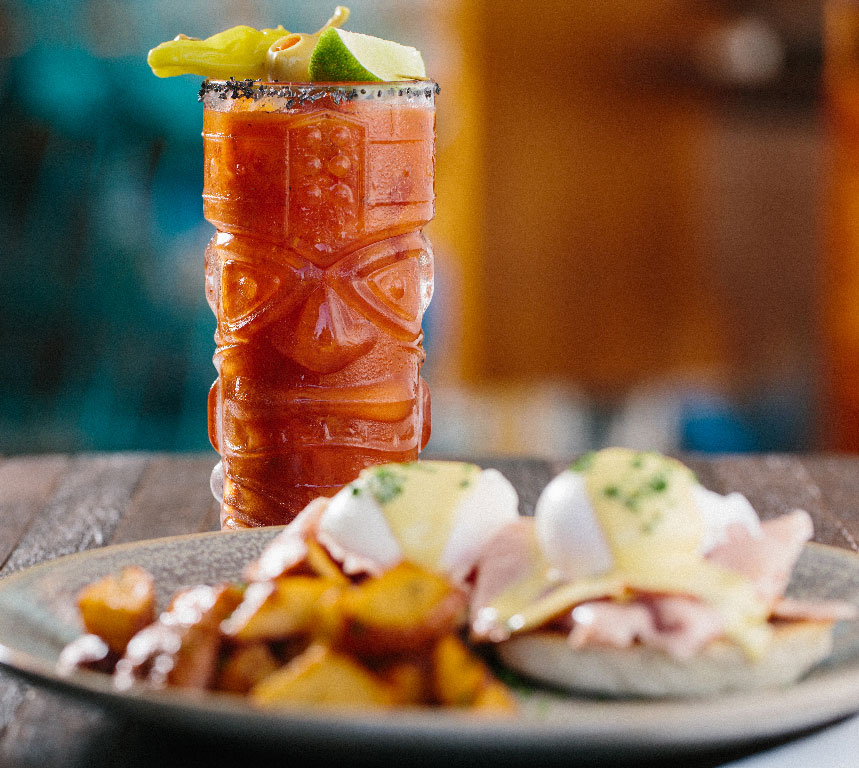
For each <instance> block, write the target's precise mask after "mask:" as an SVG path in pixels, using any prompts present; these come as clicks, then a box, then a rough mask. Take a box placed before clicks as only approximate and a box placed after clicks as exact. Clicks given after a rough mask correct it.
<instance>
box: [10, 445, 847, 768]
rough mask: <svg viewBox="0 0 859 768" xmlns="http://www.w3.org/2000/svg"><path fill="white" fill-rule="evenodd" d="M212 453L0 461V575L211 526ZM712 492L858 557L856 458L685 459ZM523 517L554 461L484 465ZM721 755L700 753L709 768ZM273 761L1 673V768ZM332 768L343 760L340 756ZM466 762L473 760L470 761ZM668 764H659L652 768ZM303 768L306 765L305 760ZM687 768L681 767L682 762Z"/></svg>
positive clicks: (214, 507) (214, 509)
mask: <svg viewBox="0 0 859 768" xmlns="http://www.w3.org/2000/svg"><path fill="white" fill-rule="evenodd" d="M215 458H216V457H215V455H214V454H206V455H202V456H201V455H181V454H180V455H164V454H139V453H135V454H90V455H75V456H68V455H63V456H37V457H12V458H6V459H0V523H2V524H0V577H2V576H5V575H7V574H9V573H12V572H14V571H16V570H19V569H21V568H26V567H28V566H30V565H34V564H36V563H38V562H41V561H43V560H48V559H51V558H55V557H58V556H60V555H66V554H70V553H73V552H79V551H82V550H85V549H90V548H93V547H101V546H106V545H108V544H116V543H120V542H128V541H136V540H140V539H145V538H153V537H160V536H170V535H174V534H182V533H190V532H195V531H207V530H214V529H216V528H217V526H218V508H217V505H216V504H215V502H214V501H213V500H212V497H211V494H210V492H209V485H208V477H209V472H210V470H211V468H212V465H213V463H214V461H215ZM687 462H688V463H689V464H690V465H691V466H692V467H693V469H694V470H695V471H696V472H697V474H698V477H699V479H700V481H701V482H702V483H703V484H704V485H705V486H707V487H709V488H712V489H713V490H716V491H720V492H722V493H726V492H728V491H731V490H738V491H741V492H742V493H744V494H746V495H747V496H748V498H749V500H750V501H751V502H752V504H753V505H754V506H755V508H756V509H757V510H758V512H759V514H760V515H761V517H764V518H766V517H770V516H773V515H775V514H779V513H782V512H784V511H786V510H788V509H791V508H794V507H802V508H804V509H806V510H808V512H810V513H811V515H812V516H813V518H814V521H815V528H816V533H815V539H816V540H817V541H821V542H824V543H826V544H831V545H834V546H838V547H845V548H848V549H852V550H854V551H859V457H856V458H853V457H844V456H802V457H790V456H757V457H726V458H713V459H703V458H687ZM479 463H481V464H483V465H484V466H495V467H497V468H498V469H500V470H501V471H502V472H504V473H505V474H506V475H507V477H509V478H510V480H511V481H512V482H513V483H514V485H516V487H517V488H518V490H519V492H520V497H521V501H522V509H523V511H525V512H530V511H532V510H533V506H534V502H535V501H536V498H537V495H538V493H539V491H540V489H541V488H542V487H543V486H544V485H545V484H546V483H547V482H548V481H549V479H550V478H551V477H552V476H553V475H554V474H555V473H556V472H557V471H558V470H559V469H560V468H561V467H562V466H563V465H564V463H565V462H555V463H552V462H546V461H539V460H525V459H502V460H486V461H480V462H479ZM728 757H731V756H727V755H716V756H705V757H702V758H701V761H699V762H697V763H696V765H699V766H715V765H719V764H720V763H722V762H724V761H725V760H727V759H728ZM275 759H276V760H277V762H278V763H279V764H283V761H284V755H282V754H281V755H276V756H275V755H270V754H266V753H265V752H264V751H259V752H258V753H253V752H252V753H251V754H250V755H249V754H248V751H247V747H246V746H243V747H239V746H237V745H235V744H231V742H230V739H229V734H225V736H224V739H223V741H222V742H219V743H217V744H212V743H201V742H200V741H199V740H195V739H190V738H186V737H181V736H177V735H174V734H172V733H169V732H161V731H155V730H153V728H152V727H151V726H144V725H141V724H139V723H135V722H130V721H128V720H126V719H123V718H121V717H118V716H114V715H112V714H111V713H109V712H106V711H104V710H102V709H99V708H97V707H94V706H91V705H88V704H82V703H79V702H76V701H72V700H69V699H65V698H62V697H59V696H57V695H55V694H51V693H47V692H44V691H42V690H39V689H36V688H31V687H29V686H27V685H24V684H22V683H19V682H18V681H17V680H15V679H14V678H12V677H11V676H9V675H8V674H6V673H4V672H0V767H2V768H7V767H8V768H21V767H23V766H33V767H34V768H35V767H38V768H54V767H56V768H59V767H60V766H62V767H63V768H78V767H79V768H99V767H100V766H150V765H151V766H162V765H163V766H167V765H176V766H180V765H181V766H186V765H191V764H203V763H205V764H207V765H210V766H211V765H227V764H230V765H233V764H240V763H245V764H250V763H249V761H250V760H255V761H257V762H259V763H260V764H267V763H273V762H274V760H275ZM341 764H342V765H351V764H354V760H352V761H350V759H349V757H348V756H346V757H345V758H344V761H343V762H342V763H341ZM472 764H473V763H472ZM670 764H671V761H670V758H668V759H667V760H666V759H663V760H660V762H659V765H660V766H662V768H665V766H668V765H670ZM304 765H306V762H305V763H304ZM684 765H685V766H690V763H689V761H688V760H687V761H684Z"/></svg>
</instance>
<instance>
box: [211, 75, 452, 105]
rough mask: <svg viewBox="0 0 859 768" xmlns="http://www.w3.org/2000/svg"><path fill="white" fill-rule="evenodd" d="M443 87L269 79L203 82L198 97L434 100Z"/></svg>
mask: <svg viewBox="0 0 859 768" xmlns="http://www.w3.org/2000/svg"><path fill="white" fill-rule="evenodd" d="M440 92H441V88H440V87H439V85H438V83H436V82H435V81H434V80H429V79H422V80H418V79H412V80H375V81H355V82H299V81H276V80H275V81H268V80H250V79H248V80H236V79H234V78H229V79H228V80H218V79H215V78H207V79H206V80H203V83H202V85H201V86H200V92H199V95H198V98H199V101H203V100H204V99H205V98H207V97H208V98H217V99H220V100H226V99H229V98H232V99H239V98H252V99H259V98H262V97H266V96H267V97H276V98H285V99H296V100H298V101H301V100H303V99H307V98H308V97H310V96H313V95H314V94H317V93H322V94H335V95H340V96H341V97H342V98H343V100H354V99H374V98H378V99H381V98H385V97H392V96H404V95H405V96H411V97H421V96H423V97H425V98H427V99H429V98H432V97H434V96H435V95H437V94H438V93H440Z"/></svg>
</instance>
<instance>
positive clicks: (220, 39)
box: [147, 26, 289, 80]
mask: <svg viewBox="0 0 859 768" xmlns="http://www.w3.org/2000/svg"><path fill="white" fill-rule="evenodd" d="M288 34H289V32H288V31H287V30H286V29H284V28H283V27H282V26H278V27H277V28H276V29H259V30H257V29H254V28H253V27H247V26H238V27H231V28H230V29H227V30H224V31H223V32H219V33H218V34H217V35H212V36H211V37H207V38H206V39H205V40H200V39H197V38H191V37H186V36H185V35H179V36H177V37H176V38H175V39H173V40H169V41H168V42H166V43H161V45H159V46H156V47H155V48H153V49H152V50H151V51H149V56H148V57H147V62H148V63H149V66H150V67H151V68H152V71H153V72H154V73H155V74H156V75H158V77H173V76H175V75H186V74H188V75H200V76H202V77H211V78H215V79H223V80H226V79H227V78H230V77H234V78H236V79H237V80H243V79H246V78H250V79H252V80H261V79H264V78H265V77H266V54H267V53H268V49H269V47H270V46H271V45H272V44H273V43H275V42H277V41H278V40H280V39H281V38H282V37H284V36H285V35H288Z"/></svg>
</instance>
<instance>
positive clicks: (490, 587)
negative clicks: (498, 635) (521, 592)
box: [471, 517, 544, 637]
mask: <svg viewBox="0 0 859 768" xmlns="http://www.w3.org/2000/svg"><path fill="white" fill-rule="evenodd" d="M543 563H544V561H543V558H542V556H541V555H540V550H539V546H538V545H537V539H536V535H535V532H534V519H533V518H530V517H522V518H519V519H518V520H516V521H514V522H512V523H508V524H507V525H505V526H504V527H503V528H502V529H501V530H500V531H498V533H496V534H495V535H494V536H493V537H492V538H491V539H490V540H489V542H488V543H487V544H486V546H485V547H484V548H483V551H482V552H481V554H480V559H479V560H478V562H477V576H476V579H475V582H474V589H473V591H472V595H471V622H472V628H473V629H474V631H475V633H477V635H478V636H480V637H483V636H488V635H489V634H491V631H490V630H491V628H490V627H489V626H484V624H486V623H487V619H486V616H485V614H484V613H483V609H485V608H486V607H487V606H489V605H491V604H492V602H493V601H494V600H495V598H497V597H498V596H500V595H501V594H502V593H503V592H505V591H506V590H507V589H508V588H510V587H511V586H513V585H515V584H522V583H524V582H527V581H528V580H530V579H532V578H533V576H534V574H535V572H537V571H539V570H540V569H541V566H542V565H543ZM490 623H491V622H490Z"/></svg>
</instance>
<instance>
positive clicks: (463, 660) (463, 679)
mask: <svg viewBox="0 0 859 768" xmlns="http://www.w3.org/2000/svg"><path fill="white" fill-rule="evenodd" d="M432 662H433V664H432V667H433V669H432V682H433V692H434V694H435V697H436V699H437V700H438V701H439V703H441V704H444V705H447V706H451V707H468V706H471V704H472V703H473V702H474V700H475V699H476V698H477V695H478V693H479V692H480V690H481V688H483V685H484V683H485V682H486V680H487V678H488V677H489V670H488V669H487V668H486V665H485V664H484V663H483V662H482V661H481V660H480V659H478V658H477V657H476V656H475V655H474V654H473V653H472V652H471V651H470V650H469V649H468V648H467V647H466V646H465V644H464V643H463V642H462V641H461V640H460V639H459V638H458V637H456V636H455V635H446V636H445V637H443V638H442V639H441V640H439V641H438V643H437V644H436V646H435V648H434V649H433V654H432Z"/></svg>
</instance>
